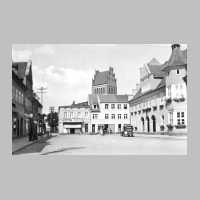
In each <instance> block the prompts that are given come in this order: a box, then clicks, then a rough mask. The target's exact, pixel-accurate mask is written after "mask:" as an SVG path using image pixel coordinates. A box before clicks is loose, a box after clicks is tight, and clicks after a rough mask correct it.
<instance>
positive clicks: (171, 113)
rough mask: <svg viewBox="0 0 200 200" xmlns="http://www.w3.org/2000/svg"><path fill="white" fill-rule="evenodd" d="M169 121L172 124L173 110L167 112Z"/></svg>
mask: <svg viewBox="0 0 200 200" xmlns="http://www.w3.org/2000/svg"><path fill="white" fill-rule="evenodd" d="M169 122H170V124H173V112H169Z"/></svg>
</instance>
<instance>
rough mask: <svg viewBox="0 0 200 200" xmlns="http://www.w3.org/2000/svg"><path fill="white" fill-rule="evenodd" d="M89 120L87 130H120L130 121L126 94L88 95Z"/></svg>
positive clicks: (94, 131) (93, 131)
mask: <svg viewBox="0 0 200 200" xmlns="http://www.w3.org/2000/svg"><path fill="white" fill-rule="evenodd" d="M89 105H90V113H91V122H90V127H89V131H90V132H92V133H97V132H100V130H101V129H103V128H105V129H107V131H109V132H113V133H114V132H121V131H122V130H123V126H124V125H125V124H129V123H130V119H129V104H128V95H115V94H113V95H112V94H110V95H94V94H93V95H89Z"/></svg>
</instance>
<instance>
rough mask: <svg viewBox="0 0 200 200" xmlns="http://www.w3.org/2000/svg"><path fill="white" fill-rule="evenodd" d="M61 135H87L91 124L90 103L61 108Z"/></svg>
mask: <svg viewBox="0 0 200 200" xmlns="http://www.w3.org/2000/svg"><path fill="white" fill-rule="evenodd" d="M58 118H59V133H68V134H74V133H85V132H86V133H87V132H88V129H89V123H90V110H89V105H88V102H82V103H78V104H75V102H73V104H72V105H70V106H59V108H58Z"/></svg>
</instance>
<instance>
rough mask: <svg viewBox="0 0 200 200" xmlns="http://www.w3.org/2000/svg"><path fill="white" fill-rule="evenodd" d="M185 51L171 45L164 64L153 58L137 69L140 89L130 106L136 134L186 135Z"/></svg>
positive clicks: (177, 45) (178, 46)
mask: <svg viewBox="0 0 200 200" xmlns="http://www.w3.org/2000/svg"><path fill="white" fill-rule="evenodd" d="M186 76H187V50H181V49H180V45H179V44H174V45H172V53H171V56H170V58H169V60H168V61H166V62H165V63H164V64H160V63H159V62H158V61H157V60H156V59H155V58H154V59H152V60H151V61H150V62H149V63H147V64H145V65H144V66H143V67H142V68H140V87H139V88H138V89H137V92H136V94H135V96H134V97H133V99H132V100H130V101H129V103H130V120H131V124H132V125H133V126H134V129H135V130H137V131H138V132H149V133H150V132H159V133H160V132H165V131H167V132H174V133H186V132H187V88H186V81H185V79H186V78H185V77H186Z"/></svg>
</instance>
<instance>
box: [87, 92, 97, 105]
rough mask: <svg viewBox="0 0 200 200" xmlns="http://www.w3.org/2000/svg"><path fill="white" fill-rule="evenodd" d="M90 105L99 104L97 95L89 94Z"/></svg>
mask: <svg viewBox="0 0 200 200" xmlns="http://www.w3.org/2000/svg"><path fill="white" fill-rule="evenodd" d="M88 98H89V105H94V104H98V98H97V95H95V94H89V97H88Z"/></svg>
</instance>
